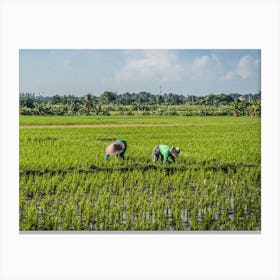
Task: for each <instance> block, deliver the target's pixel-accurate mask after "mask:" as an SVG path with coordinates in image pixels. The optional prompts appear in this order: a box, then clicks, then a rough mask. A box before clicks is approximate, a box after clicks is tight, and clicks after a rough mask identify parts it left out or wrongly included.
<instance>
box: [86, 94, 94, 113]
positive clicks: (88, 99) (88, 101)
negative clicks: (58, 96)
mask: <svg viewBox="0 0 280 280" xmlns="http://www.w3.org/2000/svg"><path fill="white" fill-rule="evenodd" d="M84 102H85V104H84V107H85V109H86V112H87V115H89V114H90V111H91V110H92V108H93V98H92V95H91V94H90V93H88V94H87V95H86V96H85V99H84Z"/></svg>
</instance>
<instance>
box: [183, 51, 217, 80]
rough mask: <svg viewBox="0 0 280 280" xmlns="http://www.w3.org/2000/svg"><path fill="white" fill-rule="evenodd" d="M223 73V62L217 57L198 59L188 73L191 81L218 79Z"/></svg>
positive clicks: (201, 57)
mask: <svg viewBox="0 0 280 280" xmlns="http://www.w3.org/2000/svg"><path fill="white" fill-rule="evenodd" d="M221 71H222V68H221V62H220V60H219V59H218V57H217V56H215V55H211V56H209V55H203V56H199V57H196V58H195V60H194V61H193V62H192V63H191V64H190V65H189V66H188V70H187V71H186V73H187V75H188V76H189V77H190V79H191V80H202V81H209V80H212V79H217V78H218V77H219V75H220V73H221Z"/></svg>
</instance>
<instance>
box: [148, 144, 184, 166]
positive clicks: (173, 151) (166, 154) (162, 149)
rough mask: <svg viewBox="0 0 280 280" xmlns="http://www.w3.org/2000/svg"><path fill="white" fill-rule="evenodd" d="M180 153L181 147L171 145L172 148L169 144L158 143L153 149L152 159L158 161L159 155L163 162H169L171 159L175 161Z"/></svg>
mask: <svg viewBox="0 0 280 280" xmlns="http://www.w3.org/2000/svg"><path fill="white" fill-rule="evenodd" d="M179 153H180V148H179V147H174V146H171V148H170V147H169V146H167V145H156V146H155V147H154V149H153V153H152V160H153V162H156V161H158V159H159V157H161V160H163V162H165V163H167V162H168V161H169V159H171V161H173V162H175V157H177V156H178V155H179Z"/></svg>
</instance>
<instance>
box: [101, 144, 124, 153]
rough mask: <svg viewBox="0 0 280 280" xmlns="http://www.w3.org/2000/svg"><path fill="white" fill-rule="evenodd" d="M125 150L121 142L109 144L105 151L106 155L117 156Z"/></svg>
mask: <svg viewBox="0 0 280 280" xmlns="http://www.w3.org/2000/svg"><path fill="white" fill-rule="evenodd" d="M124 150H125V144H124V143H122V142H113V143H111V144H109V145H108V146H107V147H106V149H105V151H106V153H107V154H108V155H119V154H121V153H122V152H123V151H124Z"/></svg>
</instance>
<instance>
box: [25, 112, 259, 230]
mask: <svg viewBox="0 0 280 280" xmlns="http://www.w3.org/2000/svg"><path fill="white" fill-rule="evenodd" d="M260 133H261V120H260V118H250V117H242V118H235V117H175V116H174V117H150V116H149V117H147V116H146V117H145V116H143V117H126V118H121V117H31V116H25V117H22V116H21V117H20V168H19V172H20V182H19V185H20V187H19V228H20V230H21V231H30V230H40V231H45V230H50V231H204V230H206V231H258V230H261V137H260ZM119 138H122V139H125V140H126V141H127V143H128V147H127V151H126V154H125V160H124V161H123V160H120V159H117V158H112V157H110V159H109V160H108V161H105V160H104V154H105V147H106V145H107V144H109V143H110V142H111V141H113V140H115V139H119ZM156 144H167V145H170V146H171V145H176V146H179V147H180V148H181V153H180V155H179V157H178V158H177V159H176V163H170V164H163V163H161V162H157V163H153V162H152V161H151V152H152V149H153V147H154V146H155V145H156Z"/></svg>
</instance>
